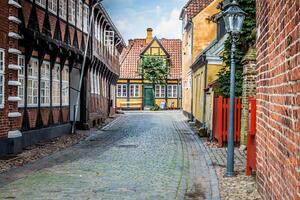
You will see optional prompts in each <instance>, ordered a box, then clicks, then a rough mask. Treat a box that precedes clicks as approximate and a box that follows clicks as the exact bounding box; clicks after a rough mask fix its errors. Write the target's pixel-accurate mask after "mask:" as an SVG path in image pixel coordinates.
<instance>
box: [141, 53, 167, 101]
mask: <svg viewBox="0 0 300 200" xmlns="http://www.w3.org/2000/svg"><path fill="white" fill-rule="evenodd" d="M138 71H139V75H140V76H142V77H143V79H144V80H146V81H149V82H150V84H152V89H153V93H154V89H155V85H156V84H165V83H166V80H167V77H168V74H169V68H168V65H167V60H166V59H163V58H162V57H159V56H144V57H142V58H141V62H140V65H139V70H138ZM153 105H155V99H154V98H153ZM155 106H156V107H158V106H157V105H155Z"/></svg>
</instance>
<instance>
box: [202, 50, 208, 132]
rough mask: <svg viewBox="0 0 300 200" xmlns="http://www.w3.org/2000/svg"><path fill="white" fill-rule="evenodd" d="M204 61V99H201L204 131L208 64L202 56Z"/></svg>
mask: <svg viewBox="0 0 300 200" xmlns="http://www.w3.org/2000/svg"><path fill="white" fill-rule="evenodd" d="M204 59H205V66H204V99H203V115H202V116H203V127H204V128H205V129H206V128H207V127H206V119H205V118H206V96H207V94H206V91H205V90H206V87H207V69H208V66H207V65H208V62H207V59H206V55H205V56H204Z"/></svg>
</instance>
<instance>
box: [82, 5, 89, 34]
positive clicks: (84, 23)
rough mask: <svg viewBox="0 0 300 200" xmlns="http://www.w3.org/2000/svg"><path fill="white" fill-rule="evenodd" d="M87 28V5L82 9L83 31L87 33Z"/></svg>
mask: <svg viewBox="0 0 300 200" xmlns="http://www.w3.org/2000/svg"><path fill="white" fill-rule="evenodd" d="M88 27H89V7H88V6H87V5H84V7H83V31H84V32H86V33H87V32H88V31H89V30H88Z"/></svg>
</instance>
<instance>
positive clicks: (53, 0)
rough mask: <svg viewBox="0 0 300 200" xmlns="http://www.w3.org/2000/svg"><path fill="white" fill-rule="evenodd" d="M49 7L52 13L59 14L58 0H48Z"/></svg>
mask: <svg viewBox="0 0 300 200" xmlns="http://www.w3.org/2000/svg"><path fill="white" fill-rule="evenodd" d="M50 5H51V6H50ZM48 9H49V11H50V12H51V13H53V14H55V15H56V14H57V0H48Z"/></svg>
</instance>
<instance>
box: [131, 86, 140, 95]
mask: <svg viewBox="0 0 300 200" xmlns="http://www.w3.org/2000/svg"><path fill="white" fill-rule="evenodd" d="M132 89H133V91H132ZM129 92H130V93H129V96H130V97H134V98H138V97H140V85H139V84H130V86H129ZM132 92H133V93H132Z"/></svg>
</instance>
